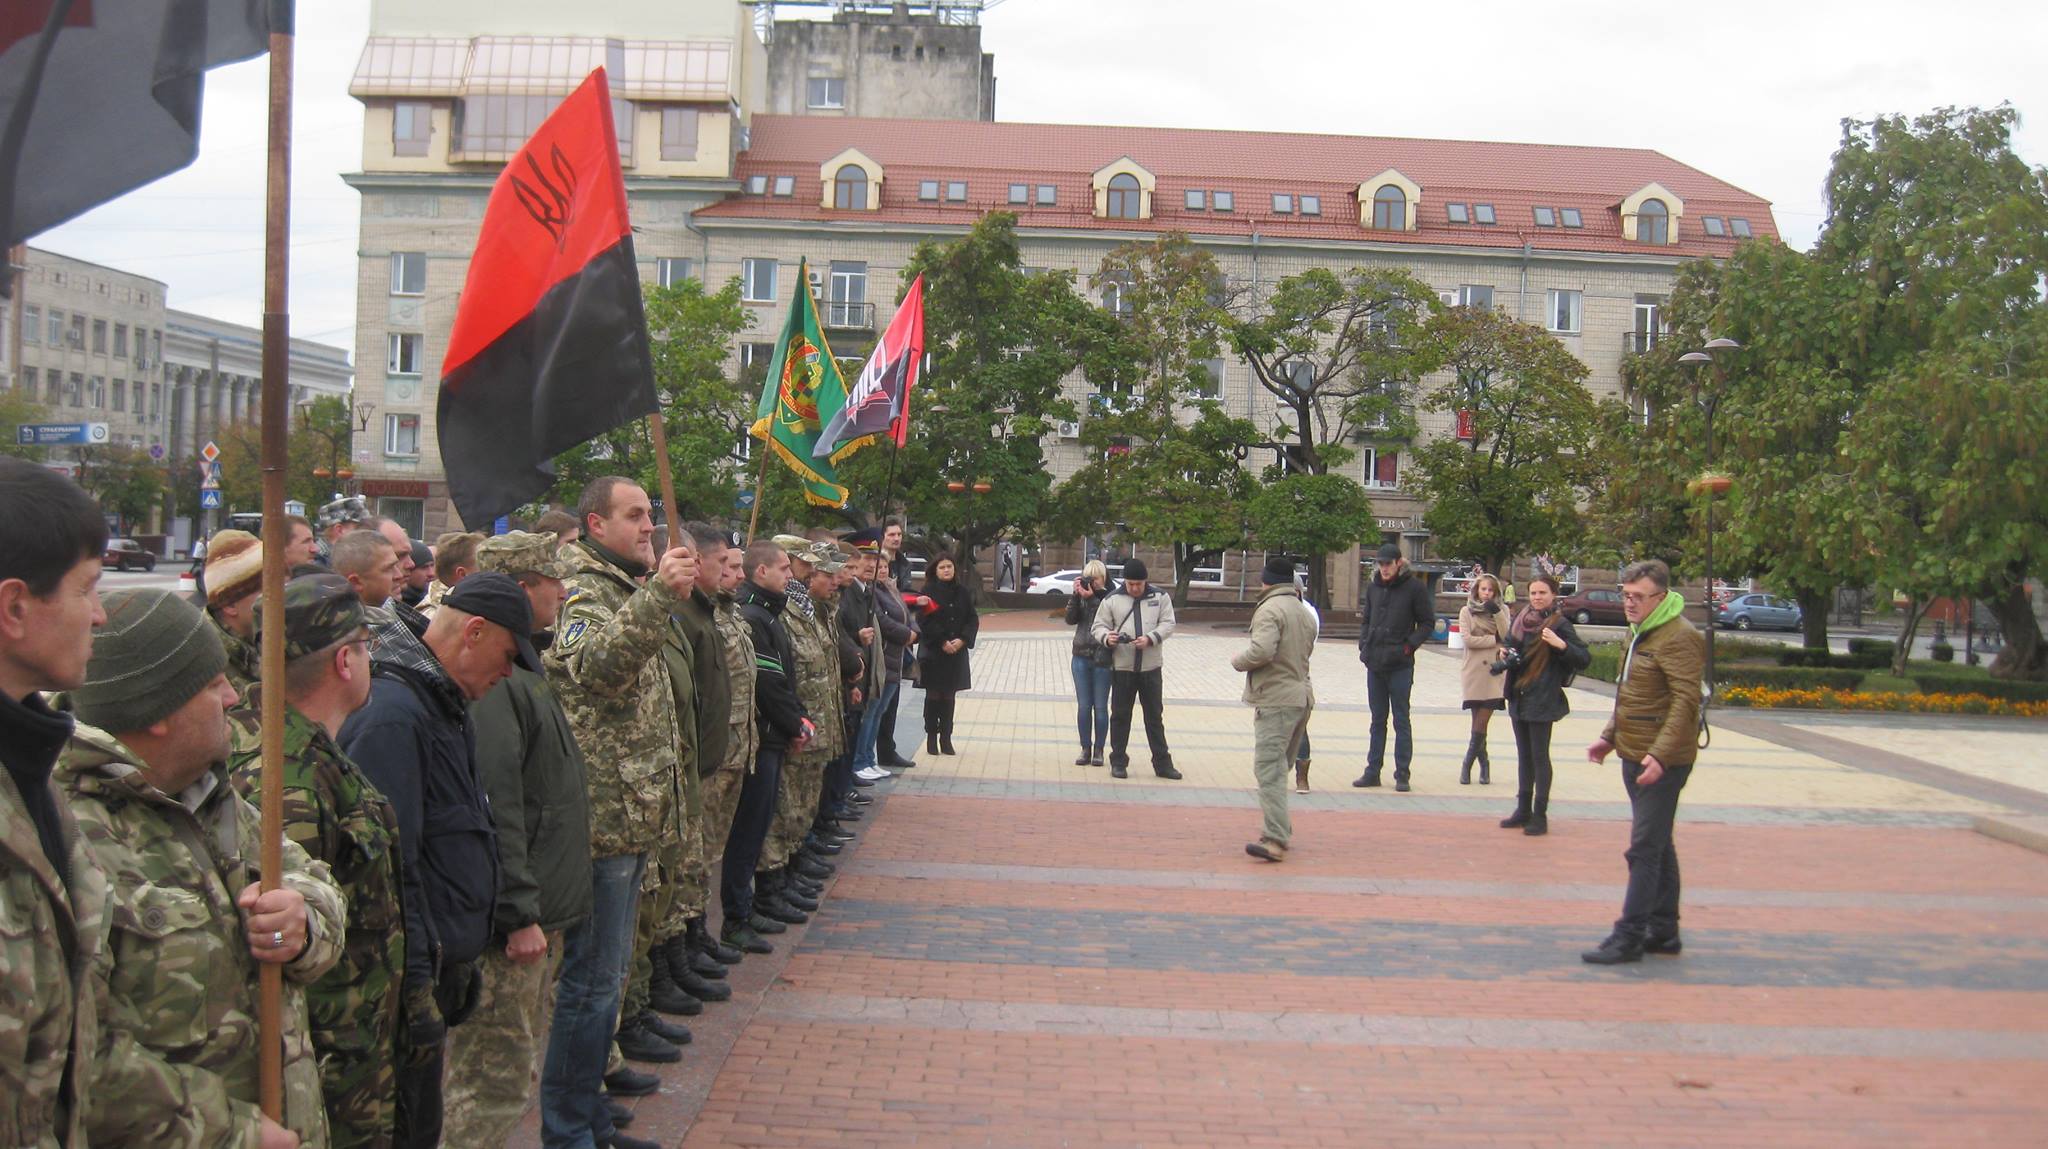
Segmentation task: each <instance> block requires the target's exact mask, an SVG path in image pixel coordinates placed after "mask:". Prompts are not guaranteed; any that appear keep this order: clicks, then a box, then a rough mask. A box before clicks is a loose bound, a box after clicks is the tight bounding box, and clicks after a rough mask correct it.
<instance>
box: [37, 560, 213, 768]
mask: <svg viewBox="0 0 2048 1149" xmlns="http://www.w3.org/2000/svg"><path fill="white" fill-rule="evenodd" d="M100 605H101V606H102V607H104V608H105V609H106V612H107V623H106V625H105V626H102V627H100V628H99V629H98V630H95V631H93V633H92V661H91V662H90V663H88V664H86V668H85V685H84V686H81V687H79V688H78V689H77V690H74V691H72V692H71V707H72V712H73V713H75V714H77V716H78V720H79V721H80V722H84V723H86V724H88V725H91V726H97V727H99V728H100V729H102V730H105V731H108V732H109V733H113V734H120V733H123V732H125V731H129V730H141V729H144V728H145V727H148V726H150V725H152V724H154V723H157V722H161V721H162V720H163V719H164V718H166V717H168V716H169V715H170V714H172V713H173V712H175V711H176V710H177V709H178V708H179V707H181V706H183V705H185V704H186V703H187V702H190V701H191V700H192V698H193V696H194V695H197V694H198V693H199V692H200V691H201V690H204V689H205V688H206V684H207V683H209V682H212V681H213V680H214V679H216V678H218V677H220V674H221V672H222V671H224V670H226V669H227V665H228V655H227V650H226V648H225V647H223V646H222V645H221V641H220V635H219V634H218V633H217V632H216V631H215V630H214V627H213V624H212V623H211V622H208V621H207V619H206V616H205V615H204V614H202V613H200V611H199V608H198V607H195V606H193V605H192V604H191V603H189V602H186V601H185V600H184V599H182V598H180V597H178V596H177V595H175V594H172V593H171V592H169V591H163V590H117V591H111V592H109V593H107V594H104V595H102V596H100Z"/></svg>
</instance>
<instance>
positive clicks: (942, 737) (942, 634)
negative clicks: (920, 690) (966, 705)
mask: <svg viewBox="0 0 2048 1149" xmlns="http://www.w3.org/2000/svg"><path fill="white" fill-rule="evenodd" d="M924 594H925V597H926V598H929V599H931V605H930V606H928V607H926V608H925V611H926V612H927V613H925V614H924V615H923V621H922V624H921V625H920V627H919V630H918V640H917V649H918V662H919V666H918V671H919V673H920V675H921V677H922V679H923V681H924V742H925V752H926V753H929V754H952V753H954V752H955V751H954V750H953V700H954V696H955V695H957V694H959V693H960V692H961V691H963V690H970V689H972V688H973V686H974V676H973V674H972V672H971V670H970V667H969V665H968V654H967V652H968V651H970V650H973V649H974V637H975V635H976V634H977V633H979V632H980V630H981V616H980V615H979V614H977V613H976V612H975V609H974V603H973V601H972V600H971V598H970V597H969V596H968V593H967V587H966V585H965V584H963V583H962V582H961V581H960V567H959V565H958V564H957V563H955V562H954V561H953V556H952V555H948V554H939V555H934V556H932V567H931V573H930V574H928V575H926V576H925V580H924Z"/></svg>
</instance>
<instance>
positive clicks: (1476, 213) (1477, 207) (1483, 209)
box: [1472, 203, 1494, 225]
mask: <svg viewBox="0 0 2048 1149" xmlns="http://www.w3.org/2000/svg"><path fill="white" fill-rule="evenodd" d="M1472 222H1474V223H1483V224H1488V225H1491V224H1492V223H1493V222H1494V220H1493V205H1492V204H1490V203H1475V204H1473V205H1472Z"/></svg>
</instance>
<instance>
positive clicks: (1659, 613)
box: [1621, 590, 1685, 682]
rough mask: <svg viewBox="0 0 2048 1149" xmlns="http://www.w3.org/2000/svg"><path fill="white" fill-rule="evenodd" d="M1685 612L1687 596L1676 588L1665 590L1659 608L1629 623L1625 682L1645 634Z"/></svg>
mask: <svg viewBox="0 0 2048 1149" xmlns="http://www.w3.org/2000/svg"><path fill="white" fill-rule="evenodd" d="M1684 613H1685V596H1684V595H1682V594H1679V593H1678V592H1677V591H1675V590H1673V591H1665V592H1664V601H1663V602H1660V603H1658V604H1657V608H1656V609H1655V610H1652V611H1651V612H1650V613H1649V616H1648V617H1646V618H1644V619H1643V621H1641V622H1632V623H1630V624H1629V626H1628V657H1627V658H1626V659H1624V660H1623V661H1622V664H1621V680H1622V681H1623V682H1627V681H1628V671H1629V667H1631V666H1633V665H1634V664H1635V661H1636V646H1637V644H1639V643H1641V642H1642V640H1643V636H1644V635H1646V634H1648V633H1650V632H1651V631H1653V630H1655V629H1657V628H1658V627H1660V626H1663V625H1664V624H1665V623H1667V622H1670V621H1671V620H1672V619H1674V618H1677V617H1679V616H1680V615H1682V614H1684Z"/></svg>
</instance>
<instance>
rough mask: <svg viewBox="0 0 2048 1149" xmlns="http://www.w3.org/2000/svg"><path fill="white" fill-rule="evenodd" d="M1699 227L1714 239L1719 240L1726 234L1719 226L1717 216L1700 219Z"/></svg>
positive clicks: (1719, 221)
mask: <svg viewBox="0 0 2048 1149" xmlns="http://www.w3.org/2000/svg"><path fill="white" fill-rule="evenodd" d="M1700 226H1701V227H1703V228H1705V229H1706V231H1707V234H1708V235H1710V236H1713V237H1714V238H1715V239H1719V238H1721V237H1722V236H1724V235H1727V234H1728V229H1727V228H1725V227H1722V226H1721V217H1720V216H1718V215H1710V216H1704V217H1702V218H1701V219H1700Z"/></svg>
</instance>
